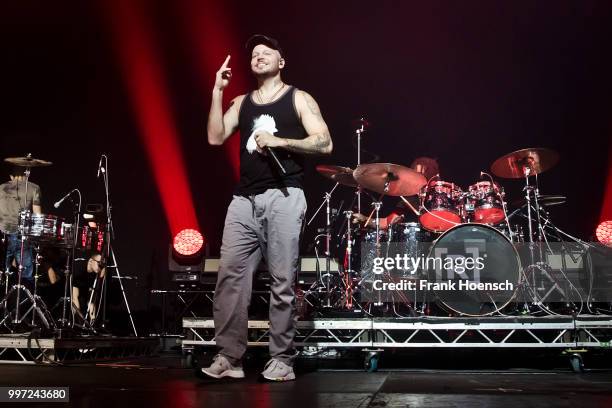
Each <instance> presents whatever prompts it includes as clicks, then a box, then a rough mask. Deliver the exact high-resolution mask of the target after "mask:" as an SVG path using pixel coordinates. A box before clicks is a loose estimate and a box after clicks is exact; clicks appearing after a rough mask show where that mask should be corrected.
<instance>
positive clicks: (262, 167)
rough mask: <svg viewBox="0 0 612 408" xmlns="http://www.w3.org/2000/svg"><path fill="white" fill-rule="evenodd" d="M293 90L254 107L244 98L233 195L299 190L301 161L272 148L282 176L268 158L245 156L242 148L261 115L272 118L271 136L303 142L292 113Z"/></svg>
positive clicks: (300, 126)
mask: <svg viewBox="0 0 612 408" xmlns="http://www.w3.org/2000/svg"><path fill="white" fill-rule="evenodd" d="M295 92H296V88H294V87H289V89H288V90H287V91H286V92H285V93H284V94H283V95H282V96H281V97H280V98H279V99H278V100H276V101H274V102H272V103H267V104H262V105H258V104H255V103H254V102H253V99H252V95H253V93H252V92H251V93H249V94H248V95H246V96H245V97H244V99H243V101H242V105H241V106H240V114H239V116H238V126H239V129H240V182H239V184H238V188H237V190H236V194H238V195H243V196H248V195H255V194H260V193H263V192H264V191H266V190H267V189H270V188H283V187H298V188H302V180H303V178H304V157H303V156H302V155H300V154H297V153H293V152H289V151H287V150H285V149H283V148H280V147H277V148H273V150H274V153H275V154H276V157H278V159H279V160H280V162H281V163H282V164H283V167H284V168H285V170H286V171H287V173H286V174H283V173H282V171H281V170H280V169H279V168H278V166H277V164H276V162H274V159H273V158H272V157H270V156H269V155H268V156H264V155H262V154H259V153H258V152H253V153H249V152H248V151H247V149H246V144H247V141H248V139H249V136H251V133H252V132H253V124H254V122H255V120H256V119H257V118H258V117H259V116H261V115H264V114H267V115H270V116H272V117H273V118H274V121H275V123H276V129H278V131H277V132H276V133H274V135H275V136H278V137H282V138H286V139H303V138H304V137H306V130H304V127H303V126H302V122H301V121H300V118H299V117H298V114H297V111H296V109H295V103H294V101H295Z"/></svg>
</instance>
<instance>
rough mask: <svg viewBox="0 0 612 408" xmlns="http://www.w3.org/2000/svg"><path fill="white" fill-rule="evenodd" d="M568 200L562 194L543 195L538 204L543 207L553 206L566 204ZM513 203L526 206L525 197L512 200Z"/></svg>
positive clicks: (517, 205) (516, 205)
mask: <svg viewBox="0 0 612 408" xmlns="http://www.w3.org/2000/svg"><path fill="white" fill-rule="evenodd" d="M566 201H567V197H565V196H561V195H541V196H539V197H538V204H539V205H540V206H541V207H552V206H555V205H561V204H565V202H566ZM512 205H513V206H515V207H524V206H525V205H526V204H525V199H524V198H523V199H521V200H516V201H513V202H512Z"/></svg>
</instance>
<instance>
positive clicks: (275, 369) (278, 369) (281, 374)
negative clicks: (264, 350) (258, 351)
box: [261, 358, 295, 381]
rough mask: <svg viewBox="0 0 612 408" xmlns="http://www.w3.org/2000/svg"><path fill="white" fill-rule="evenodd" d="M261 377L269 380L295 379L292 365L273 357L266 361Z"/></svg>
mask: <svg viewBox="0 0 612 408" xmlns="http://www.w3.org/2000/svg"><path fill="white" fill-rule="evenodd" d="M261 375H262V376H263V378H265V379H266V380H270V381H292V380H295V373H294V372H293V367H291V366H290V365H287V364H285V363H283V362H282V361H280V360H277V359H275V358H273V359H271V360H270V361H268V362H267V363H266V366H265V367H264V371H263V373H261Z"/></svg>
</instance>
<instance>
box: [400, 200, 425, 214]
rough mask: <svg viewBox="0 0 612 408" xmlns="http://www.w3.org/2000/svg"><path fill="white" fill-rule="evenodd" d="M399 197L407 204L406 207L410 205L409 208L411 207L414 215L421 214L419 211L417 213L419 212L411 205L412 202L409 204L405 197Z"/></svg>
mask: <svg viewBox="0 0 612 408" xmlns="http://www.w3.org/2000/svg"><path fill="white" fill-rule="evenodd" d="M400 198H401V199H402V200H403V201H404V202H405V203H406V205H407V206H408V207H410V209H411V210H412V211H414V213H415V214H416V215H421V214H420V213H419V212H418V211H417V210H416V209H415V208H414V207H413V205H412V204H410V201H408V200H406V198H405V197H404V196H400Z"/></svg>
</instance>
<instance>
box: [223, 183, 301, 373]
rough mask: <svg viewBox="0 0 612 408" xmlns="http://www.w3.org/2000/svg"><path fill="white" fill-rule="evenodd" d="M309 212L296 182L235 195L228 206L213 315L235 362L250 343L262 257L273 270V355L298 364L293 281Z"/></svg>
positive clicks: (271, 336)
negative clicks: (252, 306) (253, 296)
mask: <svg viewBox="0 0 612 408" xmlns="http://www.w3.org/2000/svg"><path fill="white" fill-rule="evenodd" d="M305 212H306V199H305V197H304V192H303V191H302V190H301V189H299V188H294V187H289V188H284V189H269V190H266V191H265V192H264V193H262V194H258V195H255V196H250V197H242V196H234V198H233V200H232V202H231V204H230V206H229V208H228V209H227V216H226V218H225V227H224V229H223V242H222V245H221V261H220V265H219V275H218V277H217V287H216V289H215V298H214V307H213V314H214V319H215V340H216V343H217V347H218V348H219V353H221V354H222V355H223V356H225V357H226V358H228V360H230V362H232V363H233V364H235V363H237V362H238V361H239V360H240V359H241V358H242V356H243V354H244V352H245V351H246V348H247V323H248V307H249V303H250V301H251V290H252V286H253V275H254V272H255V270H256V269H257V266H258V265H259V262H260V261H261V258H262V256H263V257H264V259H265V260H266V262H267V265H268V269H269V271H270V292H271V293H270V316H269V318H270V356H271V357H274V358H277V359H279V360H281V361H283V362H285V363H286V364H289V365H291V364H292V363H293V359H294V358H295V356H296V351H295V348H294V346H293V338H294V336H295V320H294V319H295V312H294V308H295V293H294V287H293V285H294V281H295V274H296V271H297V267H298V258H299V239H300V232H301V228H302V222H303V220H304V214H305Z"/></svg>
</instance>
